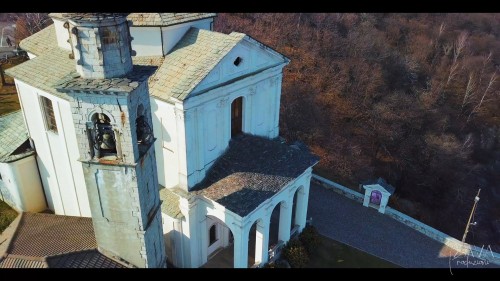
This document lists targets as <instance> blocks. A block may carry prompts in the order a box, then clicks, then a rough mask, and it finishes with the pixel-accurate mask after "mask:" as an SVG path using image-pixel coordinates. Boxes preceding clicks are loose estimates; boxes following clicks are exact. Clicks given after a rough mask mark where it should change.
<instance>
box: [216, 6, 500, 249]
mask: <svg viewBox="0 0 500 281" xmlns="http://www.w3.org/2000/svg"><path fill="white" fill-rule="evenodd" d="M215 30H217V31H221V32H225V33H230V32H232V31H238V32H243V33H246V34H248V35H250V36H252V37H254V38H255V39H257V40H259V41H261V42H264V43H265V44H267V45H269V46H271V47H273V48H275V49H276V50H277V51H279V52H281V53H283V54H285V55H286V56H288V57H289V58H290V59H291V63H290V65H289V66H287V67H286V68H285V74H284V81H283V95H282V104H281V115H280V135H282V136H283V137H285V138H286V139H287V140H296V139H298V140H301V141H304V142H305V143H306V144H308V145H309V146H310V147H311V149H312V150H313V151H314V153H316V154H317V155H319V156H320V157H321V161H320V163H319V164H318V165H317V169H316V170H317V172H318V173H320V174H322V175H324V176H326V177H328V178H330V179H332V180H334V181H337V182H340V183H342V184H345V185H347V186H349V187H351V188H353V189H357V186H358V183H359V182H360V181H363V180H366V179H370V178H377V177H379V176H380V177H383V178H385V179H386V180H387V181H388V182H389V183H390V184H392V185H394V186H395V187H396V193H395V196H393V198H392V200H391V202H390V206H392V207H395V208H396V209H399V210H401V211H403V212H405V213H406V214H408V215H410V216H413V217H414V218H416V219H419V220H421V221H423V222H425V223H427V224H429V225H431V226H433V227H435V228H437V229H439V230H441V231H443V232H445V233H447V234H450V235H452V236H454V237H456V238H458V239H459V240H461V238H462V235H463V231H464V228H465V225H466V223H467V218H468V215H469V214H470V210H471V208H472V204H473V200H474V196H475V194H476V193H477V190H478V188H479V187H481V188H482V191H481V196H480V197H481V200H480V201H479V205H478V208H477V212H476V216H475V218H474V221H477V225H476V226H472V227H471V230H470V232H469V235H468V237H467V242H469V243H473V244H476V245H479V246H481V245H483V244H484V245H491V246H492V248H496V250H497V251H498V250H500V245H499V244H500V239H499V238H498V237H500V143H499V136H500V118H499V116H500V90H499V89H500V78H499V77H498V75H499V73H498V72H499V70H500V15H498V14H219V15H218V17H217V18H216V21H215Z"/></svg>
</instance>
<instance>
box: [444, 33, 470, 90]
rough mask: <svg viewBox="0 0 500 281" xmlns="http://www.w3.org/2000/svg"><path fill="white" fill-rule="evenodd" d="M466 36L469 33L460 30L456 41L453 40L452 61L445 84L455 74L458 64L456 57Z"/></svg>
mask: <svg viewBox="0 0 500 281" xmlns="http://www.w3.org/2000/svg"><path fill="white" fill-rule="evenodd" d="M468 37H469V34H468V33H467V32H461V33H460V35H459V36H458V38H457V41H455V44H454V45H453V61H452V63H451V66H450V73H449V75H448V80H447V81H446V85H447V86H448V84H449V83H450V82H451V80H453V78H454V77H455V76H456V75H457V69H458V65H459V62H458V58H459V57H460V55H461V54H462V53H463V51H464V48H465V46H466V42H467V38H468Z"/></svg>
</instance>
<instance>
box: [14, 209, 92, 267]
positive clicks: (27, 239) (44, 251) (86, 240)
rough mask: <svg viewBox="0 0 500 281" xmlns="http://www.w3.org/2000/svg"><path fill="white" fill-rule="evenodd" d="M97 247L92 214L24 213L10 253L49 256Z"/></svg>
mask: <svg viewBox="0 0 500 281" xmlns="http://www.w3.org/2000/svg"><path fill="white" fill-rule="evenodd" d="M95 248H97V242H96V240H95V237H94V228H93V226H92V219H91V218H85V217H70V216H58V215H52V214H41V213H24V214H23V215H22V218H21V221H20V222H19V225H18V227H17V230H16V233H15V237H14V239H13V240H12V241H11V244H10V246H9V254H11V255H23V256H32V257H45V256H53V255H58V254H63V253H70V252H74V251H81V250H92V249H95Z"/></svg>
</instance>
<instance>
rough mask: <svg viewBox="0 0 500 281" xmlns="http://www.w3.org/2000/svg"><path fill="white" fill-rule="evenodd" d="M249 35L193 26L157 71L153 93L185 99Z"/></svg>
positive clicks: (162, 96) (159, 96)
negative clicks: (224, 32) (225, 32)
mask: <svg viewBox="0 0 500 281" xmlns="http://www.w3.org/2000/svg"><path fill="white" fill-rule="evenodd" d="M245 36H246V35H245V34H243V33H238V32H232V33H231V34H229V35H227V34H223V33H219V32H213V31H209V30H203V29H198V28H193V27H191V28H190V29H189V30H188V31H187V32H186V34H184V36H183V37H182V39H181V40H180V41H179V42H178V43H177V45H175V47H174V48H173V49H172V50H171V51H170V53H168V54H167V55H166V56H165V61H164V62H163V64H162V66H161V67H160V68H159V69H158V70H157V71H156V74H155V78H154V79H153V83H152V85H151V86H150V89H151V95H152V96H154V97H157V98H159V99H162V100H165V101H168V100H169V99H170V98H171V97H173V98H175V99H178V100H181V101H182V100H184V99H185V98H186V97H187V95H188V94H189V93H190V92H191V91H192V90H193V89H194V88H195V87H196V86H197V85H198V84H199V83H200V82H201V80H203V78H205V77H206V76H207V75H208V73H209V72H210V71H211V70H212V69H213V68H214V67H215V66H216V65H217V64H218V63H219V62H220V61H221V60H222V58H223V57H224V56H225V55H227V53H229V51H231V50H232V49H233V48H234V47H235V46H236V44H238V43H239V42H240V41H241V40H242V39H243V38H244V37H245Z"/></svg>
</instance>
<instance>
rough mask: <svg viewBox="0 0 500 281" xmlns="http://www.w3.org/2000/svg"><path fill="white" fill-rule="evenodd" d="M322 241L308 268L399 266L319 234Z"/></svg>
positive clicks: (311, 256) (312, 255) (311, 257)
mask: <svg viewBox="0 0 500 281" xmlns="http://www.w3.org/2000/svg"><path fill="white" fill-rule="evenodd" d="M319 237H320V239H319V240H320V243H319V246H318V247H317V249H316V250H315V251H314V253H312V254H311V255H310V259H309V263H308V264H307V266H306V268H397V267H398V266H396V265H394V264H392V263H390V262H388V261H385V260H382V259H379V258H377V257H374V256H372V255H370V254H367V253H365V252H362V251H359V250H357V249H355V248H352V247H349V246H347V245H345V244H342V243H340V242H336V241H333V240H331V239H329V238H326V237H325V236H323V235H319Z"/></svg>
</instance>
